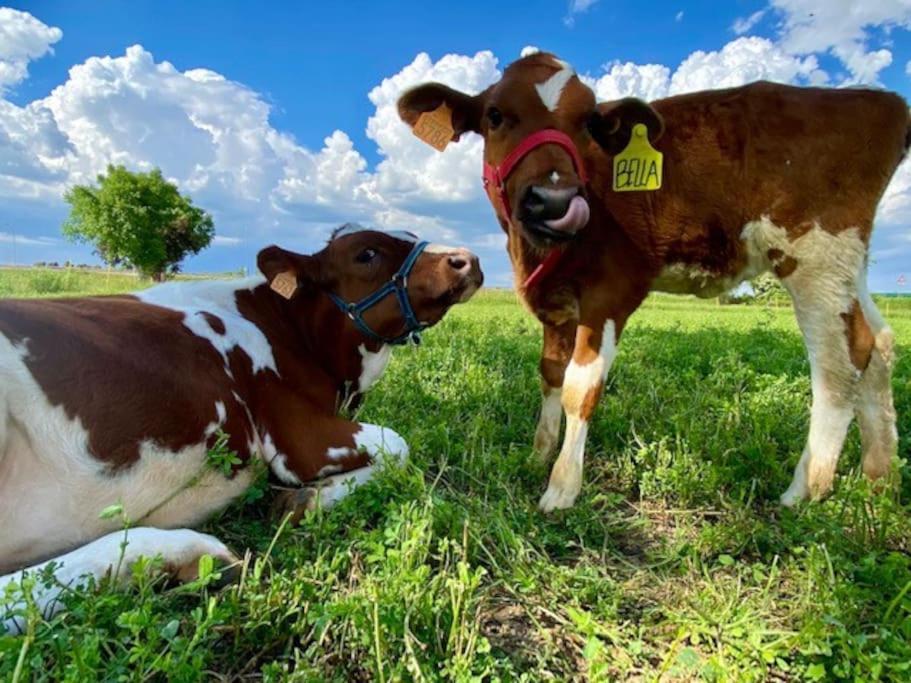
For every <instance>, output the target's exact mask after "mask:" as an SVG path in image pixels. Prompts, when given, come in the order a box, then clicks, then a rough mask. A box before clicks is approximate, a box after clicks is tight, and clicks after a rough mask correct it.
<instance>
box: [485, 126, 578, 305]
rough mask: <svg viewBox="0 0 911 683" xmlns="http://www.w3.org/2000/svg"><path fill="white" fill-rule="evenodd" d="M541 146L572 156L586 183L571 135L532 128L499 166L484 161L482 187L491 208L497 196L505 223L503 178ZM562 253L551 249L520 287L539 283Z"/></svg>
mask: <svg viewBox="0 0 911 683" xmlns="http://www.w3.org/2000/svg"><path fill="white" fill-rule="evenodd" d="M542 145H559V146H560V147H562V148H563V149H564V150H565V151H566V153H567V154H569V156H570V158H571V159H572V162H573V168H574V169H575V171H576V175H578V176H579V180H580V181H582V184H583V185H585V184H586V183H588V177H587V176H586V174H585V164H584V163H583V162H582V156H581V155H580V154H579V150H578V149H576V145H575V143H574V142H573V140H572V138H571V137H569V136H568V135H567V134H566V133H564V132H562V131H559V130H556V129H555V128H545V129H543V130H539V131H535V132H534V133H532V134H531V135H529V136H528V137H526V138H525V139H524V140H522V142H520V143H519V144H518V145H516V147H515V149H513V150H512V151H511V152H510V153H509V154H507V155H506V158H505V159H503V161H502V162H500V165H499V166H494V165H493V164H489V163H487V162H486V161H485V162H484V174H483V178H484V189H485V190H487V196H488V197H489V198H490V201H491V203H492V204H493V205H494V210H495V211H496V210H497V208H496V202H494V201H493V198H494V194H495V193H496V195H497V196H498V197H499V199H500V206H501V211H502V212H503V213H501V214H500V215H501V217H502V218H503V219H504V220H505V221H506V222H507V223H510V222H511V221H510V216H511V215H512V208H511V206H510V204H509V194H508V193H507V192H506V181H507V179H508V178H509V176H510V175H511V174H512V172H513V171H514V170H515V168H516V166H518V165H519V162H520V161H522V159H524V158H525V157H526V156H528V154H529V153H530V152H531V151H532V150H533V149H536V148H538V147H541V146H542ZM562 256H563V252H562V251H561V250H560V249H552V250H551V252H550V253H549V254H548V255H547V256H546V257H545V258H544V260H543V261H542V262H541V263H540V264H538V267H537V268H535V269H534V270H533V271H532V273H531V275H529V276H528V277H527V278H526V279H525V282H524V283H523V284H522V286H523V287H524V288H525V289H528V288H529V287H533V286H534V285H535V284H537V283H538V282H540V281H541V280H542V279H543V278H544V277H546V276H547V274H548V273H550V272H551V271H552V270H554V268H556V267H557V265H558V264H559V263H560V259H561V257H562Z"/></svg>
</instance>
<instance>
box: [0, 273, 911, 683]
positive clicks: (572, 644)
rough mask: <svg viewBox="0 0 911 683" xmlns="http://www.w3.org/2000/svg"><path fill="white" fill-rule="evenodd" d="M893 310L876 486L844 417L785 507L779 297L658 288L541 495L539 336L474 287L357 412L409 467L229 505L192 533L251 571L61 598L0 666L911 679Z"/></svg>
mask: <svg viewBox="0 0 911 683" xmlns="http://www.w3.org/2000/svg"><path fill="white" fill-rule="evenodd" d="M102 277H103V276H102ZM3 278H4V275H3V274H2V273H0V293H6V292H7V291H9V290H6V289H4V287H6V286H8V285H6V284H4V279H3ZM134 282H135V281H134ZM119 285H120V283H118V284H117V286H119ZM109 286H112V285H111V283H110V282H108V283H107V284H105V285H103V287H109ZM12 291H15V290H12ZM886 308H887V306H886V305H883V309H884V310H885V309H886ZM888 308H889V309H890V313H891V315H890V317H891V322H892V324H893V327H894V328H895V330H896V334H897V338H898V340H899V349H898V350H899V354H900V359H899V361H898V364H897V367H896V372H895V379H894V388H895V395H896V403H897V409H898V413H899V432H900V434H901V444H900V449H901V452H900V457H901V459H900V462H899V464H898V465H897V468H898V469H900V470H901V474H902V475H903V479H902V483H901V484H900V485H895V486H893V487H892V488H891V489H890V490H888V491H887V492H885V493H882V494H879V495H873V494H871V492H870V490H869V487H868V486H867V484H866V482H865V481H864V480H863V478H862V477H860V476H859V475H858V459H859V454H858V450H859V439H858V436H857V433H856V429H855V428H853V427H852V431H851V434H850V436H849V439H848V444H847V447H846V452H845V454H844V456H843V458H842V461H841V465H840V467H839V472H840V477H839V478H838V480H837V483H836V491H835V493H834V495H832V496H831V497H830V498H829V499H827V500H826V501H824V502H822V503H818V504H811V505H807V506H804V507H802V508H801V509H799V510H797V511H789V510H783V509H781V508H779V507H778V505H777V499H778V495H779V494H780V493H781V492H782V491H784V489H785V487H786V486H787V485H788V483H789V481H790V476H791V472H792V469H793V467H794V464H795V463H796V461H797V458H798V456H799V455H800V451H801V448H802V446H803V441H804V438H805V432H806V427H807V412H808V405H809V377H808V363H807V360H806V358H805V355H804V350H803V346H802V343H801V341H800V338H799V335H798V332H797V329H796V325H795V323H794V321H793V315H792V313H791V312H790V310H788V309H785V308H778V309H770V308H762V307H743V306H730V307H719V306H717V305H715V304H714V303H700V302H696V301H693V300H690V299H680V298H670V297H660V298H657V297H656V298H652V299H651V300H650V301H649V302H648V303H647V305H646V306H645V307H644V308H643V309H642V310H641V311H640V312H639V313H638V314H637V315H636V316H635V317H634V319H633V321H632V323H631V325H630V327H629V328H628V330H627V332H626V333H625V335H624V339H623V343H622V345H621V350H620V353H619V356H618V358H617V361H616V363H615V365H614V370H613V371H612V372H611V376H610V379H609V384H608V389H607V391H606V395H605V397H604V398H603V400H602V401H601V404H600V406H599V408H598V411H597V413H596V416H595V418H594V421H593V426H592V430H591V433H590V436H589V447H588V457H587V460H586V473H585V486H584V488H583V492H582V495H581V496H580V498H579V502H578V503H577V505H576V507H575V508H573V509H572V510H569V511H566V512H561V513H559V514H554V515H552V516H543V515H541V514H540V513H539V512H538V511H537V510H536V507H535V505H536V503H537V500H538V498H539V496H540V495H541V493H542V492H543V491H544V488H545V484H546V478H547V471H546V469H544V468H541V467H536V466H533V465H531V464H530V461H529V455H530V450H531V449H530V444H531V438H532V434H533V430H534V426H535V422H536V416H537V411H538V408H539V396H538V377H537V359H538V349H539V346H540V330H539V327H538V325H537V324H536V323H535V322H534V321H533V320H532V319H531V318H530V317H529V316H528V315H527V314H526V313H525V312H524V311H522V310H521V309H520V308H519V307H518V306H517V304H516V303H515V301H514V298H513V296H512V295H511V294H509V293H506V292H486V293H482V294H481V295H479V296H478V297H477V298H476V299H475V300H474V301H473V302H472V303H470V304H468V305H466V306H463V307H459V308H457V309H455V310H454V311H453V313H452V314H451V315H450V316H449V317H448V318H447V319H446V320H445V321H444V322H443V323H442V324H441V325H440V326H438V327H437V328H435V329H434V330H432V331H430V332H429V333H427V335H426V337H425V344H424V345H423V346H422V347H421V348H420V349H412V348H408V349H403V350H401V351H399V352H398V353H397V354H396V355H395V358H394V360H393V363H392V365H391V366H390V369H389V372H388V373H387V375H386V376H385V377H384V379H383V380H382V381H381V382H380V383H379V385H378V387H377V388H376V389H375V390H374V391H373V392H372V393H371V394H370V395H369V398H368V399H367V401H366V402H365V404H364V406H363V408H362V409H361V411H360V413H359V415H358V418H359V419H361V420H364V421H369V422H376V423H379V424H383V425H387V426H390V427H392V428H394V429H396V430H397V431H398V432H400V433H401V434H402V435H404V436H405V437H406V439H407V440H408V441H409V443H410V444H411V447H412V459H411V461H410V462H409V464H408V465H407V466H405V467H401V468H395V469H387V470H386V471H385V472H383V474H382V475H381V476H380V477H379V478H378V479H377V480H376V481H375V482H374V483H372V484H370V485H368V486H366V487H364V488H363V489H361V490H359V491H357V492H356V493H355V494H354V495H353V496H351V497H349V498H348V499H347V500H346V501H344V502H343V503H342V504H341V505H340V506H338V507H337V508H335V509H333V510H332V511H330V512H326V513H315V514H313V515H312V516H310V517H307V518H305V519H304V520H303V522H302V523H301V524H300V526H298V527H295V528H287V527H286V528H283V529H280V530H279V529H277V525H276V524H275V523H274V522H272V521H271V520H270V519H269V516H268V508H269V500H268V496H267V497H266V498H265V499H263V500H260V501H257V502H255V503H252V504H247V505H237V506H235V507H232V508H231V509H229V510H227V511H225V512H224V514H222V515H221V517H220V518H218V519H216V520H213V521H212V522H211V523H210V524H209V525H208V526H207V528H206V530H208V531H210V532H212V533H215V534H218V535H219V536H220V537H221V538H222V539H224V540H225V541H226V542H227V543H228V544H229V545H231V546H232V547H233V548H235V549H236V550H238V551H241V552H242V551H243V550H244V549H249V551H250V555H249V556H248V563H247V566H246V568H245V572H244V575H243V578H242V579H241V581H240V582H239V583H237V584H234V585H231V586H229V587H227V588H222V589H216V588H215V587H214V586H212V585H207V582H205V581H203V582H200V583H199V584H196V585H190V586H184V587H168V586H162V585H161V582H160V581H155V580H149V579H139V580H138V582H137V583H136V584H135V585H134V586H132V587H130V588H117V587H111V586H103V587H101V588H100V589H98V590H97V591H96V592H95V593H94V594H91V595H88V596H86V595H71V596H69V597H68V598H67V602H68V605H69V611H68V612H67V613H65V614H61V615H59V616H58V617H56V618H54V619H53V620H52V621H50V622H45V621H43V620H41V619H39V618H37V617H35V618H33V620H32V622H31V624H30V630H29V632H28V634H27V635H26V636H25V637H9V636H7V637H2V636H0V679H3V680H7V679H9V678H10V677H12V676H13V673H14V671H16V672H18V674H19V676H20V678H21V680H31V679H47V680H69V681H80V682H81V681H94V680H130V681H133V680H135V681H140V680H173V681H183V680H196V679H199V678H206V679H213V680H252V679H260V678H262V679H265V680H269V681H274V680H300V681H311V680H333V681H351V680H376V681H398V680H438V679H452V680H459V681H463V680H504V681H505V680H527V681H540V680H559V681H563V680H577V679H578V680H584V679H588V680H611V679H636V680H836V679H839V680H862V681H867V680H876V679H881V680H911V467H909V464H908V463H909V457H908V456H909V449H911V440H909V437H911V362H909V358H907V356H908V355H909V354H908V351H909V348H908V341H907V340H908V339H909V338H911V306H909V305H908V303H907V301H900V300H894V301H891V302H889V304H888Z"/></svg>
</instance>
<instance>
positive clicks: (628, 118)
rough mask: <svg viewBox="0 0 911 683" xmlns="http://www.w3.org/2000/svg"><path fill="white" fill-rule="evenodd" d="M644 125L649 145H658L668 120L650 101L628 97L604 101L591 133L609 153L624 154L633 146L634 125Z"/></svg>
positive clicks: (594, 116) (593, 119)
mask: <svg viewBox="0 0 911 683" xmlns="http://www.w3.org/2000/svg"><path fill="white" fill-rule="evenodd" d="M637 123H644V124H645V127H646V128H647V129H648V139H649V142H651V143H652V144H655V143H656V142H657V141H658V138H660V137H661V135H662V134H663V133H664V119H662V118H661V114H659V113H658V112H656V111H655V110H654V109H652V107H651V105H649V104H648V102H643V101H642V100H640V99H636V98H635V97H625V98H623V99H622V100H614V101H613V102H601V103H599V104H598V105H596V106H595V113H594V114H592V116H591V118H590V119H589V121H588V130H589V132H590V133H591V135H592V137H593V138H594V139H595V141H596V142H597V143H598V144H599V145H601V147H603V148H604V151H606V152H607V153H608V154H617V153H618V152H621V151H623V149H624V148H625V147H626V145H627V144H628V143H629V138H630V135H631V134H632V132H633V126H635V125H636V124H637Z"/></svg>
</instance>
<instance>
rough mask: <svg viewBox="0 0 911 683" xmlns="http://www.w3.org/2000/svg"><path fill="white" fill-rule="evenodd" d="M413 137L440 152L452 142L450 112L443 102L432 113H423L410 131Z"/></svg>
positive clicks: (452, 129)
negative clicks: (415, 136)
mask: <svg viewBox="0 0 911 683" xmlns="http://www.w3.org/2000/svg"><path fill="white" fill-rule="evenodd" d="M411 130H412V131H413V132H414V134H415V135H417V136H418V137H419V138H420V139H421V140H423V141H424V142H426V143H427V144H428V145H430V146H431V147H433V148H434V149H436V150H438V151H440V152H442V151H443V150H444V149H446V145H448V144H449V143H450V142H452V136H453V134H454V133H455V129H454V128H453V127H452V110H451V109H450V108H449V106H448V105H447V104H446V103H445V102H443V104H441V105H440V106H439V107H437V108H436V109H434V110H433V111H425V112H424V113H423V114H421V115H420V116H419V117H418V121H417V123H415V124H414V128H412V129H411Z"/></svg>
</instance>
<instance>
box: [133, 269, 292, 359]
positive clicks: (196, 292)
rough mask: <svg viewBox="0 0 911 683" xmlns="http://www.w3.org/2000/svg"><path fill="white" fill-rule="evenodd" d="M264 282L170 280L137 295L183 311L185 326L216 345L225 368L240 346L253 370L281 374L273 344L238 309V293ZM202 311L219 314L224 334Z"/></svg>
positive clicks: (157, 304)
mask: <svg viewBox="0 0 911 683" xmlns="http://www.w3.org/2000/svg"><path fill="white" fill-rule="evenodd" d="M264 282H265V278H263V277H261V276H257V277H251V278H247V279H245V280H233V281H226V282H220V281H217V280H212V281H202V282H168V283H165V284H163V285H158V286H157V287H152V288H150V289H146V290H144V291H142V292H138V293H137V294H136V298H138V299H139V300H140V301H143V302H145V303H147V304H152V305H154V306H160V307H162V308H169V309H171V310H173V311H179V312H181V313H183V314H184V320H183V323H184V325H186V327H188V328H189V329H190V331H191V332H193V334H195V335H196V336H197V337H202V338H203V339H206V340H207V341H208V342H209V343H210V344H212V346H214V347H215V350H216V351H218V353H220V354H221V356H222V358H224V360H225V369H226V370H228V353H229V352H230V351H231V350H232V349H235V348H240V349H241V350H242V351H243V352H244V353H246V354H247V355H248V356H249V357H250V361H251V362H252V364H253V372H260V371H261V370H272V371H273V372H275V373H276V374H278V369H277V368H276V366H275V358H274V357H273V355H272V346H271V345H270V344H269V340H268V339H266V335H264V334H263V332H262V330H260V329H259V328H258V327H257V326H256V325H254V324H253V323H252V322H250V321H249V320H247V319H246V318H244V317H243V316H242V315H241V314H240V312H239V311H238V310H237V300H236V295H237V293H238V292H240V291H246V290H252V289H255V288H256V287H258V286H259V285H261V284H263V283H264ZM203 313H211V314H212V315H214V316H217V317H218V318H219V319H220V320H221V321H222V322H223V323H224V326H225V333H224V334H218V333H216V332H215V331H214V330H213V329H212V327H211V326H210V325H209V323H208V322H207V321H206V319H205V316H204V315H203ZM228 372H230V370H228Z"/></svg>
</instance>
